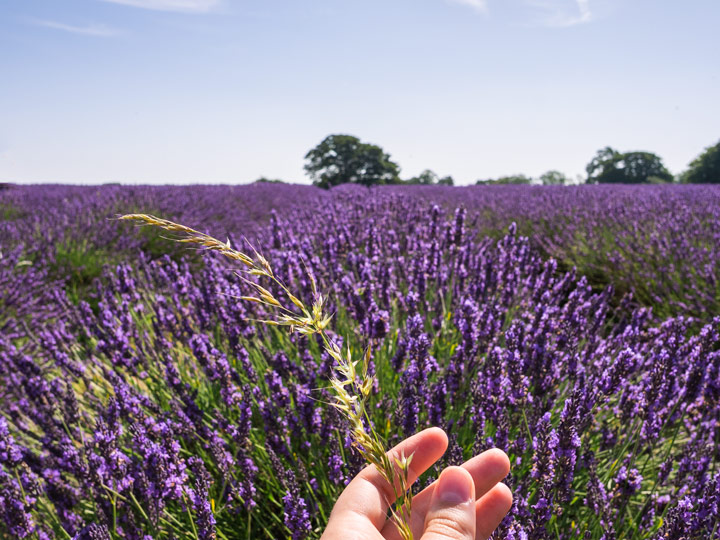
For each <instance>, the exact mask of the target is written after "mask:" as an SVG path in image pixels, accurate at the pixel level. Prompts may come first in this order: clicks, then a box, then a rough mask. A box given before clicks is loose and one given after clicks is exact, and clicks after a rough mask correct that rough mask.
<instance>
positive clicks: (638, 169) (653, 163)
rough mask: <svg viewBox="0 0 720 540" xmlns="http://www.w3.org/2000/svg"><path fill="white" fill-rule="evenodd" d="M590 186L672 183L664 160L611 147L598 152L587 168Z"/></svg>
mask: <svg viewBox="0 0 720 540" xmlns="http://www.w3.org/2000/svg"><path fill="white" fill-rule="evenodd" d="M585 170H586V171H587V174H588V177H587V183H588V184H646V183H650V182H658V181H661V182H672V181H673V176H672V174H670V172H669V171H668V170H667V169H666V168H665V165H663V163H662V159H660V157H659V156H657V155H655V154H653V153H652V152H626V153H624V154H623V153H620V152H618V151H617V150H614V149H613V148H610V147H609V146H606V147H605V148H603V149H602V150H598V153H597V154H596V155H595V157H594V158H593V159H592V161H590V163H588V165H587V167H585Z"/></svg>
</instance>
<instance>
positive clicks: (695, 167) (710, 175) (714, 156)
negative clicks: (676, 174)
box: [680, 141, 720, 184]
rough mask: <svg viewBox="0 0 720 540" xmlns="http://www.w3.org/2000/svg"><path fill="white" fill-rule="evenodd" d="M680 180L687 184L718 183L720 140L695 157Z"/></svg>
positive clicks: (719, 174) (719, 175)
mask: <svg viewBox="0 0 720 540" xmlns="http://www.w3.org/2000/svg"><path fill="white" fill-rule="evenodd" d="M680 181H681V182H685V183H688V184H720V141H718V143H717V144H716V145H715V146H710V147H708V148H706V149H705V151H704V152H703V153H702V154H700V155H699V156H698V157H696V158H695V159H694V160H693V161H692V163H690V167H689V168H688V170H687V171H685V172H684V173H683V174H682V176H681V177H680Z"/></svg>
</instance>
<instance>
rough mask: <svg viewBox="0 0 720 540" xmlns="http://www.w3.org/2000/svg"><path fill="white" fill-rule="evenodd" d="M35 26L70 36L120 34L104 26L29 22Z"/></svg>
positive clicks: (108, 35) (40, 21) (39, 21)
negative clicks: (67, 33) (68, 33)
mask: <svg viewBox="0 0 720 540" xmlns="http://www.w3.org/2000/svg"><path fill="white" fill-rule="evenodd" d="M30 22H31V23H32V24H34V25H35V26H44V27H45V28H53V29H55V30H62V31H63V32H70V33H71V34H80V35H83V36H94V37H112V36H117V35H118V34H120V31H119V30H117V29H115V28H110V27H109V26H105V25H104V24H88V25H86V26H75V25H72V24H65V23H61V22H57V21H43V20H32V21H30Z"/></svg>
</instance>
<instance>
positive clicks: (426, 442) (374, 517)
mask: <svg viewBox="0 0 720 540" xmlns="http://www.w3.org/2000/svg"><path fill="white" fill-rule="evenodd" d="M447 444H448V440H447V436H446V435H445V432H444V431H443V430H442V429H440V428H430V429H426V430H424V431H421V432H420V433H417V434H415V435H413V436H412V437H410V438H408V439H405V440H404V441H403V442H401V443H400V444H399V445H397V446H396V447H395V448H393V449H392V450H391V451H390V452H389V453H388V454H389V455H390V456H391V461H393V456H397V457H399V456H400V455H401V454H404V455H405V456H406V457H408V456H410V455H411V454H412V456H413V458H412V462H411V463H410V471H409V473H410V478H409V479H408V480H409V483H412V482H414V481H415V480H416V479H417V477H418V476H419V475H420V474H422V473H423V472H425V471H426V470H427V469H428V468H429V467H430V466H431V465H432V464H433V463H435V462H436V461H437V460H438V459H439V458H440V457H441V456H442V455H443V454H444V453H445V449H446V448H447ZM394 500H395V494H394V491H393V488H392V486H391V485H390V484H388V482H387V481H386V480H385V479H384V478H383V477H382V475H381V474H380V473H379V472H378V470H377V469H376V468H375V467H374V466H369V467H365V468H364V469H363V470H362V471H360V473H359V474H358V475H357V476H356V477H355V478H354V479H353V480H352V482H350V483H349V484H348V485H347V487H346V488H345V491H343V492H342V494H341V495H340V498H339V499H338V501H337V503H335V507H334V508H333V511H332V514H331V515H330V522H329V523H328V530H329V529H330V528H331V527H333V526H336V525H335V524H339V523H345V524H347V523H349V522H357V518H361V519H364V520H370V522H371V523H372V524H373V525H374V526H375V527H376V528H377V529H378V530H379V529H381V528H382V526H383V525H384V524H385V521H386V515H387V510H388V504H391V503H393V502H394ZM333 522H335V524H334V523H333Z"/></svg>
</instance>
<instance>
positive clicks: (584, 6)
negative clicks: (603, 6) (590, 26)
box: [527, 0, 593, 28]
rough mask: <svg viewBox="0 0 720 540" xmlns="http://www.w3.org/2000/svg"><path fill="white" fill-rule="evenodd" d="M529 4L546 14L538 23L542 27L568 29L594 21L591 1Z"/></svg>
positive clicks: (545, 0)
mask: <svg viewBox="0 0 720 540" xmlns="http://www.w3.org/2000/svg"><path fill="white" fill-rule="evenodd" d="M527 3H528V4H529V5H531V6H533V7H535V8H537V9H539V10H541V11H543V12H544V15H543V16H542V17H541V18H540V19H539V20H538V21H537V24H539V25H541V26H549V27H554V28H567V27H569V26H576V25H578V24H584V23H587V22H590V21H591V20H592V19H593V14H592V11H591V10H590V0H574V1H572V2H570V1H569V0H527Z"/></svg>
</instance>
